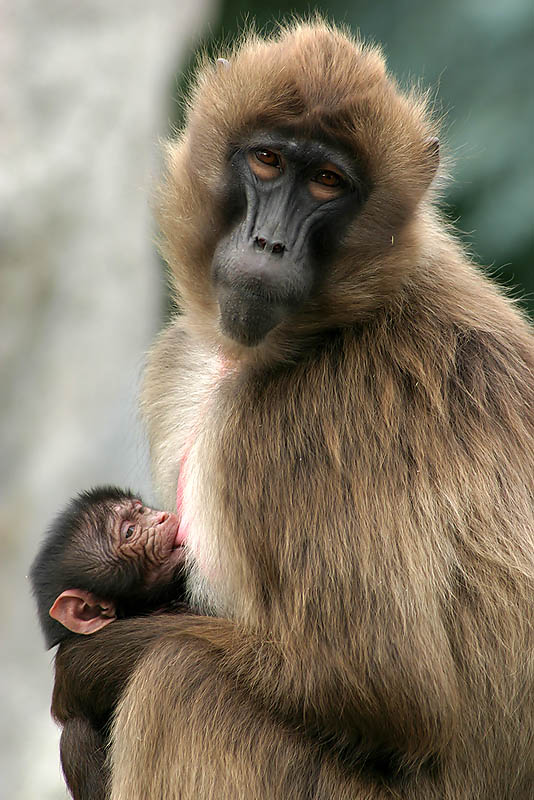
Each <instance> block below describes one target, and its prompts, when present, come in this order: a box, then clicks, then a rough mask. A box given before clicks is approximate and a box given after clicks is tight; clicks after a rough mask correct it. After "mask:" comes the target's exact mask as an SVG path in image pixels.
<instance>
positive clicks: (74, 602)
mask: <svg viewBox="0 0 534 800" xmlns="http://www.w3.org/2000/svg"><path fill="white" fill-rule="evenodd" d="M48 613H49V614H50V616H51V617H52V619H56V620H57V621H58V622H61V624H62V625H64V626H65V628H68V629H69V631H73V633H83V634H88V633H95V631H99V630H100V628H104V627H105V626H106V625H109V623H110V622H113V620H114V619H117V617H116V615H115V606H114V605H113V603H109V602H108V601H107V600H102V598H100V597H97V596H96V595H94V594H93V593H92V592H86V591H85V590H84V589H67V590H66V591H65V592H61V594H60V595H59V597H57V598H56V600H55V602H54V605H53V606H52V608H51V609H50V611H49V612H48Z"/></svg>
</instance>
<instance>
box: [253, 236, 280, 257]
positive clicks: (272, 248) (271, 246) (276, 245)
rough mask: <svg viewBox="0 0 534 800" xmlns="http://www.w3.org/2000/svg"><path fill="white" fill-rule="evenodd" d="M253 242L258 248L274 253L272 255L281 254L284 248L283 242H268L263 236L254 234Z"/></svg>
mask: <svg viewBox="0 0 534 800" xmlns="http://www.w3.org/2000/svg"><path fill="white" fill-rule="evenodd" d="M254 244H255V246H256V247H257V249H258V250H268V251H269V252H271V253H274V255H279V256H281V255H282V254H283V253H284V251H285V249H286V246H285V244H282V242H270V241H269V240H268V239H266V238H265V237H264V236H255V237H254Z"/></svg>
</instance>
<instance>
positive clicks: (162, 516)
mask: <svg viewBox="0 0 534 800" xmlns="http://www.w3.org/2000/svg"><path fill="white" fill-rule="evenodd" d="M168 519H169V515H168V514H167V512H166V511H162V512H161V514H160V518H159V521H158V525H161V523H162V522H165V521H166V520H168Z"/></svg>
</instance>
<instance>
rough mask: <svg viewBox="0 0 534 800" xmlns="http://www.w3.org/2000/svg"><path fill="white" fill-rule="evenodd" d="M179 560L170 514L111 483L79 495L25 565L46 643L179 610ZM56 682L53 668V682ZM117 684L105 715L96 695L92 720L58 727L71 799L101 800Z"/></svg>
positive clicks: (176, 528) (175, 521)
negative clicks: (126, 619) (124, 620)
mask: <svg viewBox="0 0 534 800" xmlns="http://www.w3.org/2000/svg"><path fill="white" fill-rule="evenodd" d="M183 562H184V547H183V536H182V535H181V533H180V518H179V517H178V516H177V515H176V514H170V513H168V512H165V511H156V510H154V509H151V508H147V507H146V506H144V505H143V503H142V502H141V501H140V500H139V499H138V498H136V497H134V495H132V494H131V493H130V492H127V491H123V490H121V489H117V488H115V487H102V488H97V489H92V490H91V491H88V492H83V493H82V494H80V495H78V497H76V498H74V500H72V501H71V502H70V503H69V504H68V506H67V507H66V508H65V509H64V510H63V511H62V512H61V513H60V515H59V516H58V517H57V519H56V520H55V522H54V523H53V524H52V526H51V528H50V530H49V533H48V535H47V537H46V539H45V541H44V543H43V545H42V546H41V548H40V550H39V552H38V554H37V557H36V558H35V561H34V562H33V564H32V568H31V573H30V579H31V583H32V589H33V594H34V596H35V599H36V602H37V612H38V615H39V620H40V623H41V628H42V630H43V633H44V636H45V639H46V644H47V647H48V648H50V647H53V646H54V645H56V644H59V645H60V649H61V647H63V646H64V645H65V643H66V642H69V641H72V639H74V638H76V637H74V636H73V634H91V633H95V632H96V631H98V630H100V629H101V628H103V627H105V626H106V625H109V623H110V622H113V620H115V619H117V618H124V617H131V616H140V615H143V614H149V613H158V612H160V613H161V612H164V611H179V610H184V609H185V608H186V606H185V603H184V594H185V588H184V577H183ZM60 680H61V675H60V672H59V671H58V670H57V668H56V685H57V684H58V682H59V681H60ZM122 689H123V687H122V686H117V687H116V692H115V696H114V697H113V702H110V705H109V708H108V709H107V712H106V714H105V715H104V716H102V714H101V712H97V711H96V707H97V703H96V698H95V716H94V718H92V719H89V718H83V719H82V718H73V719H71V720H68V721H67V722H66V723H65V724H64V727H63V730H62V734H61V744H60V752H61V765H62V768H63V773H64V775H65V780H66V782H67V786H68V787H69V790H70V792H71V794H72V796H73V797H74V798H75V800H105V797H106V781H107V773H106V765H105V760H106V746H107V734H108V726H109V722H110V716H111V712H112V711H113V706H114V702H115V701H116V700H117V699H118V697H119V695H120V692H121V690H122ZM98 706H99V707H101V706H102V698H101V697H100V698H98ZM52 715H54V701H53V702H52Z"/></svg>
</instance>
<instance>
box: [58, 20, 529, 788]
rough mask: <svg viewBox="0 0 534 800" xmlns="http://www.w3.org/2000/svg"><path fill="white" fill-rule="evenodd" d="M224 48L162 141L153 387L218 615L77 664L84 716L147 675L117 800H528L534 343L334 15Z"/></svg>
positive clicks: (410, 101) (150, 415) (161, 447)
mask: <svg viewBox="0 0 534 800" xmlns="http://www.w3.org/2000/svg"><path fill="white" fill-rule="evenodd" d="M226 55H227V61H228V63H226V62H224V61H222V62H221V63H219V64H205V65H204V67H203V68H202V69H201V71H200V76H199V79H198V82H197V85H196V89H195V90H194V92H193V96H192V100H191V104H190V108H189V116H188V121H187V126H186V128H185V131H184V133H183V135H182V136H181V137H180V139H179V140H178V141H177V142H176V143H173V144H172V145H170V147H169V161H168V177H167V181H166V183H165V186H164V187H163V190H162V214H161V220H162V228H163V231H164V234H165V237H166V244H165V253H166V256H167V258H168V261H169V265H170V268H171V271H172V274H173V276H174V280H175V285H176V291H177V293H178V296H179V298H180V303H181V305H182V308H183V315H182V316H178V317H176V318H175V319H174V320H173V321H172V322H171V324H170V325H169V327H168V328H167V329H166V330H165V331H164V333H163V334H162V335H161V337H160V338H159V340H158V342H157V344H156V346H155V348H154V351H153V352H152V355H151V357H150V359H149V363H148V367H147V372H146V383H145V388H144V393H143V407H144V412H145V415H146V419H147V423H148V428H149V433H150V440H151V446H152V457H153V464H154V473H155V478H156V482H157V485H158V487H159V490H160V492H161V497H162V498H163V501H164V503H165V504H166V506H167V507H168V508H172V507H174V505H175V503H176V500H177V498H178V504H179V506H180V508H181V513H182V515H183V516H182V524H183V525H184V526H185V529H186V530H187V536H188V538H187V548H188V551H189V566H190V575H189V585H190V590H191V602H192V603H193V604H194V606H195V607H196V608H198V609H201V610H203V614H204V615H203V616H202V615H201V616H199V617H197V618H194V617H192V616H190V615H187V614H186V615H184V616H178V617H176V618H165V619H163V618H162V619H157V618H156V619H148V620H147V619H140V620H135V619H134V620H118V621H117V622H115V623H114V624H113V625H110V626H108V627H107V628H105V629H104V630H102V631H100V632H99V633H97V634H96V635H95V636H92V637H86V639H84V640H82V642H81V645H82V646H80V647H79V648H78V650H75V649H73V650H71V651H70V653H69V650H68V649H67V648H65V650H64V651H63V655H64V659H65V664H64V668H65V670H66V672H67V674H68V675H70V676H71V679H72V680H73V681H76V680H77V679H79V676H80V675H81V674H83V676H84V680H83V682H82V683H81V684H80V685H79V689H78V696H77V702H78V703H79V704H80V706H81V707H82V708H83V703H84V697H85V695H86V692H87V691H91V685H93V686H94V685H95V684H98V683H100V684H101V685H103V686H105V685H107V683H108V682H109V681H116V679H117V673H118V674H119V675H121V674H122V675H123V676H124V680H126V678H127V677H128V676H129V675H131V676H132V677H131V680H130V681H129V684H128V688H127V689H126V691H125V692H124V694H123V696H122V699H121V702H120V704H119V709H118V715H117V719H116V727H115V734H114V737H115V738H114V761H113V770H114V780H113V789H112V792H111V796H112V798H113V800H141V799H142V800H146V798H165V800H171V799H172V800H176V799H177V798H209V799H210V800H215V798H217V799H219V798H226V799H228V800H229V799H230V798H232V800H235V799H236V798H238V799H239V800H245V798H246V799H247V800H248V799H249V798H252V799H253V800H259V799H260V798H261V799H262V800H265V798H269V799H272V800H275V799H276V798H290V799H291V800H297V799H298V800H304V798H314V799H315V800H319V798H320V799H321V800H342V799H343V800H363V798H365V800H378V799H379V798H380V800H382V798H400V799H401V800H432V798H440V800H496V798H499V800H512V798H513V800H527V798H531V797H532V791H533V786H534V783H533V781H534V699H533V698H534V632H533V617H534V612H533V600H534V502H533V496H534V417H533V413H534V412H533V409H534V348H533V339H532V335H531V331H530V329H529V327H528V325H527V323H526V322H525V320H524V319H523V318H522V316H521V314H520V313H519V311H518V310H517V309H516V308H515V307H514V305H513V304H512V303H511V302H510V301H508V300H507V299H506V298H505V297H503V295H502V293H501V292H500V291H499V290H498V289H497V288H496V287H495V286H493V285H492V284H491V283H490V282H489V281H488V280H487V279H486V278H485V277H484V276H483V275H482V274H481V273H480V272H479V270H478V269H477V268H476V267H475V266H474V265H473V264H471V263H470V262H469V261H468V259H467V258H466V256H465V254H464V253H463V251H462V249H461V247H460V246H459V245H458V244H457V243H456V242H455V240H454V239H453V238H452V237H451V234H450V232H449V231H448V230H447V229H446V227H444V225H443V224H442V223H441V222H440V219H439V216H438V214H437V213H436V211H435V209H434V208H433V193H432V188H431V185H432V182H433V180H434V178H435V176H436V172H437V169H438V161H439V158H438V145H437V140H436V138H435V136H436V124H435V122H434V121H433V120H432V118H431V117H430V115H429V113H428V111H427V108H426V103H425V98H424V97H421V95H420V94H419V93H417V92H413V91H412V92H408V93H404V92H403V91H401V90H400V89H399V88H398V87H397V86H396V84H395V82H394V81H393V80H392V79H391V78H390V77H388V75H387V74H386V71H385V66H384V62H383V59H382V56H381V55H380V52H379V51H378V50H377V49H376V48H374V47H366V46H365V45H362V44H361V43H360V42H357V41H354V40H352V39H351V38H350V37H349V36H347V35H345V34H343V33H340V32H339V31H337V30H333V29H331V28H329V27H328V26H326V25H324V24H323V23H321V22H317V23H312V24H303V25H294V26H291V27H290V28H287V29H285V28H284V29H282V30H281V31H280V32H279V33H278V34H276V35H275V36H274V37H272V38H271V39H269V40H267V41H265V40H262V39H259V38H257V37H256V36H250V37H248V38H246V39H245V40H244V41H243V43H242V44H240V45H238V46H237V47H236V49H235V51H234V52H232V53H230V54H226ZM179 472H180V478H179V479H178V473H179ZM177 486H178V489H177ZM210 615H211V616H210ZM110 642H113V653H114V654H115V655H114V657H113V658H112V659H111V661H110V659H109V652H110V648H109V643H110ZM105 654H108V656H107V658H106V657H105ZM60 699H61V698H58V701H59V700H60ZM56 708H57V703H56ZM69 711H70V712H72V711H76V709H71V708H66V709H65V713H68V712H69Z"/></svg>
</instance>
